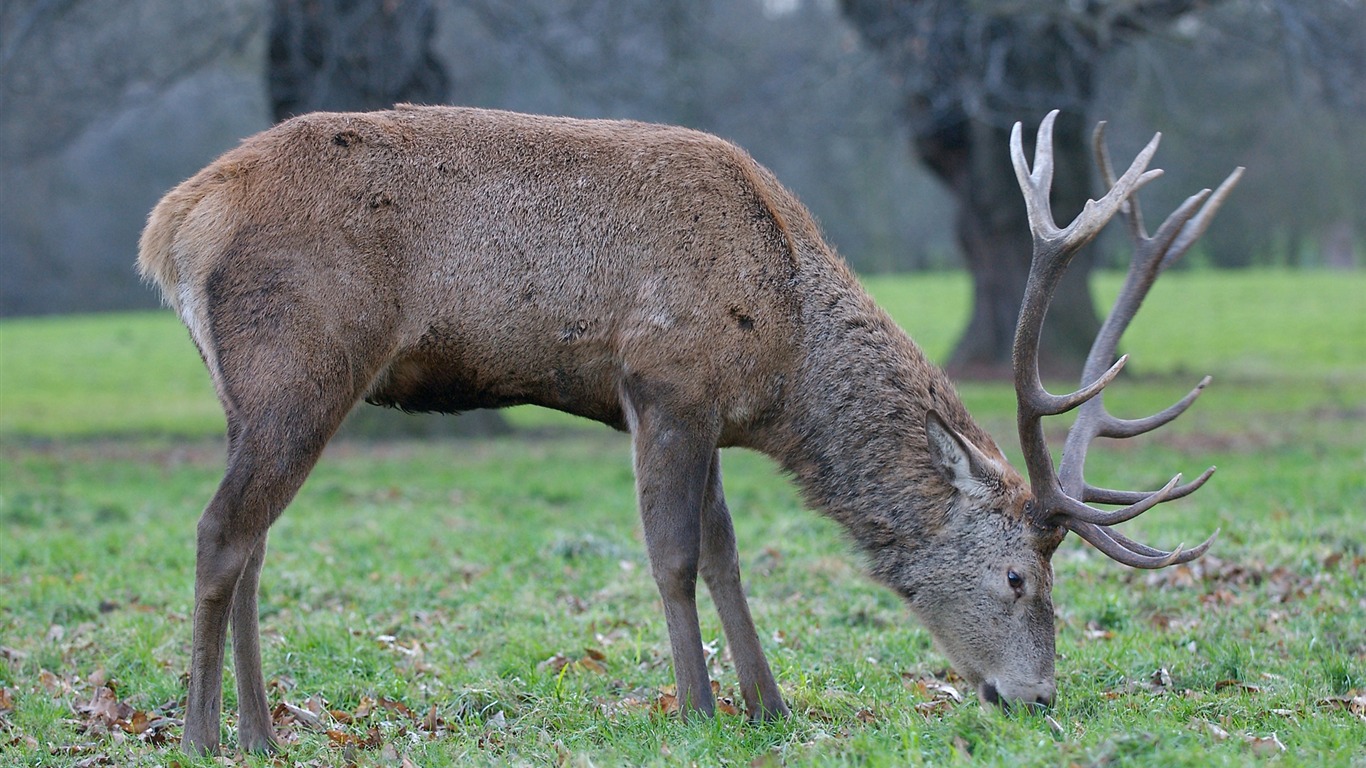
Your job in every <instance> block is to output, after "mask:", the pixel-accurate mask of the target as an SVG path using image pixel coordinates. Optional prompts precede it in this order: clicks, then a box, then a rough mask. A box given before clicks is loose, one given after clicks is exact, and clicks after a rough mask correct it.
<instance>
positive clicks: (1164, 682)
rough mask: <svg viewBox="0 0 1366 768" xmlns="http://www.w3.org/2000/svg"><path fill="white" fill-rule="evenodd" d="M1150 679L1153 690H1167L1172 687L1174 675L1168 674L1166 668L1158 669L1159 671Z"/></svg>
mask: <svg viewBox="0 0 1366 768" xmlns="http://www.w3.org/2000/svg"><path fill="white" fill-rule="evenodd" d="M1148 679H1149V681H1151V683H1152V687H1153V688H1158V689H1165V688H1170V687H1172V673H1170V672H1168V671H1167V668H1166V667H1158V668H1157V671H1155V672H1153V674H1152V676H1151V677H1149V678H1148Z"/></svg>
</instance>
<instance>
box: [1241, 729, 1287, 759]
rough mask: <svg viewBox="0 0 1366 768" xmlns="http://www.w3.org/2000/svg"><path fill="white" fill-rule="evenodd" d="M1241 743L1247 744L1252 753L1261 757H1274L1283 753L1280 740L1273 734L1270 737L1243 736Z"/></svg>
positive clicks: (1283, 746) (1282, 745)
mask: <svg viewBox="0 0 1366 768" xmlns="http://www.w3.org/2000/svg"><path fill="white" fill-rule="evenodd" d="M1243 741H1245V742H1247V743H1248V745H1250V746H1251V747H1252V751H1253V752H1256V753H1257V754H1259V755H1262V756H1266V755H1274V754H1276V753H1278V752H1284V751H1285V745H1284V744H1282V743H1281V740H1280V739H1278V738H1276V734H1274V733H1273V734H1271V735H1270V736H1248V735H1244V736H1243Z"/></svg>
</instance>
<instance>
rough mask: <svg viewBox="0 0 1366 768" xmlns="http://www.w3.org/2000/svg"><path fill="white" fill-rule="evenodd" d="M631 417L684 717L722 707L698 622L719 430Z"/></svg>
mask: <svg viewBox="0 0 1366 768" xmlns="http://www.w3.org/2000/svg"><path fill="white" fill-rule="evenodd" d="M624 400H625V401H626V412H627V414H628V420H629V421H630V424H631V432H632V436H633V446H634V452H635V471H636V492H637V496H638V497H639V502H640V516H641V521H642V522H643V524H644V529H645V545H646V548H647V550H648V551H649V555H650V570H651V572H652V573H653V575H654V578H655V584H656V585H657V586H658V587H659V594H660V597H661V598H662V599H663V602H664V619H665V622H666V623H667V624H668V628H669V646H670V650H671V652H672V654H673V663H674V679H675V681H676V682H677V684H678V702H679V707H680V711H681V712H682V713H683V716H684V717H687V716H688V714H689V713H694V712H695V713H700V714H703V715H711V714H712V713H713V712H714V711H715V708H716V704H715V700H714V699H713V697H712V692H711V679H710V677H709V676H708V674H707V663H706V657H705V655H704V654H703V650H702V630H701V628H700V627H699V626H698V621H697V568H698V561H699V558H700V548H701V527H702V526H701V524H702V502H703V495H704V493H705V490H706V487H707V472H708V471H709V469H710V464H711V455H712V452H713V451H715V447H716V434H715V432H714V430H711V429H709V428H705V427H699V426H698V425H696V424H693V423H691V422H690V421H689V420H688V419H686V418H679V417H677V416H674V415H673V414H670V413H667V412H666V411H665V409H663V408H660V407H657V406H656V405H655V404H652V403H639V405H637V403H636V402H633V400H634V398H631V397H630V396H629V395H628V396H627V397H625V398H624Z"/></svg>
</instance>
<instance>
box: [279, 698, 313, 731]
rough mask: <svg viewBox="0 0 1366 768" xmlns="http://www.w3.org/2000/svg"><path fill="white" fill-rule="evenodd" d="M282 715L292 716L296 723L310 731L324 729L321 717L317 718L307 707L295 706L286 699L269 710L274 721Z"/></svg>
mask: <svg viewBox="0 0 1366 768" xmlns="http://www.w3.org/2000/svg"><path fill="white" fill-rule="evenodd" d="M283 716H288V717H290V718H292V719H293V721H294V722H296V723H298V724H299V725H302V726H303V727H305V728H307V729H308V730H310V731H322V730H326V729H325V728H323V721H322V719H321V718H319V717H318V716H317V715H316V714H314V713H313V712H310V711H309V710H307V709H304V708H303V707H296V706H294V705H293V704H290V703H289V702H287V701H281V702H280V703H279V704H278V705H277V706H276V707H275V709H274V710H273V711H272V712H271V719H272V720H274V721H277V722H278V721H279V720H281V719H282V717H283Z"/></svg>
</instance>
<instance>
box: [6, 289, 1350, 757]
mask: <svg viewBox="0 0 1366 768" xmlns="http://www.w3.org/2000/svg"><path fill="white" fill-rule="evenodd" d="M1117 285H1118V283H1117V280H1116V279H1115V278H1114V277H1113V276H1108V275H1107V276H1101V277H1100V278H1099V279H1098V284H1097V289H1098V291H1099V292H1100V293H1101V294H1102V295H1106V296H1109V295H1113V293H1114V291H1115V290H1116V289H1117ZM870 287H871V288H872V289H873V291H874V293H875V294H877V296H878V297H879V299H880V300H881V301H883V303H884V305H886V306H888V307H889V309H891V310H892V312H893V314H894V315H895V316H896V317H897V319H898V320H899V321H900V322H901V323H903V324H904V325H905V326H906V327H907V328H908V329H909V330H910V331H911V332H912V335H913V336H915V337H916V338H917V339H918V340H920V342H921V343H922V345H923V346H924V347H925V348H926V350H927V351H928V352H929V353H930V354H931V356H933V357H936V358H938V359H942V357H943V356H944V355H945V354H946V353H947V351H948V348H949V345H950V344H951V343H952V341H953V338H954V335H955V333H957V330H958V328H959V327H961V324H962V322H963V320H964V319H965V317H966V301H967V284H966V281H965V280H964V279H963V278H962V277H961V276H959V275H920V276H915V277H907V278H879V279H875V280H870ZM1124 346H1125V348H1126V349H1127V350H1128V351H1129V352H1131V353H1132V354H1133V361H1132V367H1133V369H1134V370H1135V371H1136V373H1137V375H1133V376H1127V377H1125V378H1124V379H1122V380H1121V381H1120V382H1119V383H1117V384H1116V385H1115V387H1114V391H1113V393H1112V394H1111V395H1109V396H1108V397H1109V399H1108V402H1110V403H1111V404H1112V408H1113V409H1114V410H1115V411H1117V412H1119V413H1120V414H1121V415H1126V414H1127V415H1137V414H1138V412H1140V411H1147V410H1151V409H1155V408H1157V407H1161V406H1162V405H1165V403H1166V402H1167V401H1170V400H1172V399H1175V398H1176V397H1179V396H1180V395H1181V394H1182V393H1184V392H1185V390H1186V389H1187V388H1188V387H1189V386H1190V385H1191V384H1193V383H1194V382H1195V381H1196V380H1198V378H1199V376H1200V375H1201V374H1203V373H1206V372H1208V373H1212V374H1214V376H1215V382H1214V385H1213V387H1212V388H1211V389H1210V390H1209V391H1207V393H1206V394H1205V395H1204V397H1202V398H1201V401H1200V402H1199V403H1198V404H1197V405H1196V406H1195V408H1194V410H1193V411H1192V412H1191V413H1189V414H1187V415H1186V416H1185V417H1183V419H1182V420H1181V421H1178V422H1177V423H1176V424H1174V425H1171V426H1170V427H1168V428H1167V429H1166V430H1164V431H1163V432H1162V433H1160V434H1159V435H1154V436H1148V437H1145V438H1142V439H1139V440H1134V441H1127V443H1125V444H1116V443H1113V442H1110V441H1102V442H1101V443H1100V444H1098V445H1097V446H1096V448H1095V449H1094V450H1093V451H1092V461H1091V471H1090V472H1089V474H1090V475H1091V476H1092V477H1094V479H1096V480H1098V481H1101V482H1102V483H1103V484H1107V485H1120V486H1124V485H1129V486H1150V487H1155V486H1157V485H1160V484H1161V483H1162V482H1163V481H1165V479H1166V478H1167V477H1168V476H1169V475H1170V474H1171V473H1173V472H1176V471H1182V472H1185V473H1187V475H1188V476H1189V475H1190V474H1191V473H1193V472H1199V471H1200V470H1201V469H1203V468H1204V467H1205V466H1207V465H1209V464H1217V465H1218V466H1219V467H1220V470H1219V473H1218V474H1217V475H1216V476H1215V478H1214V480H1212V481H1211V483H1210V484H1209V485H1208V486H1207V487H1206V488H1205V489H1203V490H1201V491H1200V493H1198V494H1196V495H1195V496H1194V497H1192V498H1190V499H1187V500H1184V501H1181V502H1176V503H1174V504H1172V505H1167V506H1165V507H1163V508H1159V509H1158V510H1156V511H1153V512H1151V513H1149V514H1148V515H1146V516H1145V517H1144V518H1141V519H1139V520H1136V521H1134V522H1133V523H1131V524H1128V527H1129V528H1131V529H1133V530H1134V531H1136V533H1135V536H1136V537H1137V538H1140V539H1142V540H1149V541H1151V542H1152V543H1155V544H1160V545H1164V546H1171V545H1175V544H1176V543H1178V542H1182V541H1184V542H1194V541H1196V540H1198V539H1199V538H1200V537H1202V536H1203V535H1204V534H1205V533H1206V532H1208V531H1209V530H1212V529H1213V528H1216V527H1218V528H1221V529H1222V534H1221V535H1220V538H1219V540H1218V542H1217V543H1216V544H1215V547H1214V549H1213V551H1212V553H1211V554H1210V555H1209V556H1207V557H1206V558H1204V559H1203V560H1201V561H1198V562H1197V563H1196V564H1193V565H1192V566H1190V567H1186V566H1182V567H1179V568H1173V569H1167V570H1165V571H1161V572H1156V573H1152V572H1137V571H1132V570H1128V569H1125V568H1123V567H1121V566H1119V565H1117V564H1114V563H1112V562H1109V561H1108V560H1106V559H1105V558H1104V557H1102V556H1099V555H1098V554H1096V553H1095V552H1094V551H1092V550H1089V549H1087V548H1086V547H1085V546H1083V545H1081V544H1080V543H1078V542H1077V541H1076V539H1075V537H1069V539H1068V541H1067V542H1065V543H1064V545H1063V547H1062V549H1061V550H1060V551H1059V553H1058V555H1057V557H1056V558H1055V560H1054V565H1055V568H1056V571H1057V585H1056V587H1055V591H1054V599H1055V604H1056V607H1057V614H1058V653H1059V660H1058V686H1059V700H1058V704H1057V706H1056V707H1055V709H1054V710H1053V711H1052V713H1051V715H1050V716H1049V717H1047V718H1045V717H1043V716H1040V715H1034V714H1028V713H1024V714H1015V715H1003V714H1001V713H999V712H997V711H995V710H992V709H984V708H982V707H979V706H978V703H977V701H976V697H975V695H974V694H973V693H972V692H970V691H969V690H967V688H968V686H966V685H964V684H962V683H961V682H959V681H956V680H955V679H954V677H953V676H952V673H951V672H950V671H949V669H948V666H947V664H946V662H945V661H944V659H943V658H942V657H941V656H940V655H939V654H937V653H936V652H935V651H934V649H933V648H932V647H931V644H930V640H929V637H928V634H927V633H926V632H925V631H924V630H922V629H921V628H920V627H918V626H917V625H916V623H915V622H914V620H913V619H912V618H911V617H910V615H909V613H908V612H907V611H906V610H905V609H904V608H903V607H902V606H901V604H900V603H899V602H898V599H897V598H896V597H895V596H894V595H892V594H891V593H890V592H887V591H886V590H883V589H881V588H879V587H876V586H874V585H873V584H872V583H871V582H869V581H868V580H867V579H866V578H865V577H864V576H862V575H861V573H860V564H859V560H858V557H857V556H856V555H855V554H854V553H853V550H852V549H851V547H850V546H849V545H848V543H847V542H846V541H844V540H843V538H842V536H841V534H840V532H839V531H838V529H837V528H836V527H835V526H834V525H833V524H832V523H830V522H829V521H827V520H825V519H823V518H821V517H820V516H818V515H817V514H815V513H813V512H811V511H809V510H805V509H803V508H802V506H801V504H800V503H799V501H798V499H797V496H796V494H795V493H794V491H793V490H792V488H791V487H790V486H789V484H788V482H787V481H786V480H785V479H784V478H782V477H781V476H780V475H779V474H778V473H777V472H776V471H775V470H774V468H773V466H772V465H771V464H770V463H769V462H768V461H767V460H766V459H764V458H762V457H760V456H756V455H754V454H750V453H745V452H739V451H735V452H728V453H727V454H726V455H725V457H724V462H725V466H726V479H727V482H726V487H727V495H728V498H729V501H730V506H731V509H732V510H733V512H734V513H735V516H736V521H735V522H736V528H737V535H738V538H739V542H740V550H741V562H742V568H743V570H744V575H745V578H746V584H747V587H748V590H749V593H750V595H751V598H750V602H751V605H752V607H753V609H754V612H755V618H756V622H757V623H758V625H759V627H760V632H761V636H762V637H763V639H764V641H765V648H766V651H767V652H768V654H769V658H770V661H771V662H772V664H773V665H774V667H775V670H774V671H775V673H776V675H777V677H778V679H779V682H780V684H781V685H782V687H783V690H784V693H785V695H786V696H787V698H788V701H789V703H790V704H791V705H792V709H793V711H794V713H795V714H794V717H793V718H792V719H790V720H788V721H786V722H781V723H773V724H766V725H751V724H748V723H746V722H745V721H744V720H743V718H742V717H740V716H738V715H734V714H722V715H721V716H719V717H717V718H716V719H715V720H713V721H710V722H688V723H681V722H679V721H678V720H677V719H676V718H674V717H671V716H668V715H666V714H661V713H660V711H659V710H660V709H661V708H663V707H664V706H665V705H666V703H667V695H666V694H667V685H668V683H670V682H671V681H672V673H671V670H670V666H669V658H668V641H667V638H666V635H665V631H664V622H663V620H662V615H661V613H660V611H659V605H658V603H659V601H658V597H657V594H656V592H655V589H654V585H653V582H652V580H651V579H650V577H649V573H648V565H647V563H646V560H645V556H644V550H643V545H642V543H641V537H640V530H639V523H638V521H637V518H636V515H635V510H634V495H633V487H632V479H631V474H630V462H629V446H628V443H627V441H626V438H625V437H624V436H622V435H618V434H615V433H612V432H610V431H609V430H607V429H606V428H604V427H598V426H596V425H592V424H588V423H586V422H585V423H582V425H581V426H580V423H579V422H574V421H569V420H565V419H560V418H558V417H551V416H548V415H547V414H545V413H543V412H539V411H535V410H532V409H519V410H516V411H513V412H511V413H510V418H511V420H512V421H513V422H514V423H515V424H519V425H523V426H537V427H547V426H549V427H550V428H542V429H537V430H535V434H536V435H537V437H536V438H534V439H532V438H530V437H526V436H519V435H513V436H512V437H507V438H499V439H492V440H480V441H459V440H452V441H444V442H417V441H413V442H396V443H383V444H359V443H341V444H337V445H334V446H332V447H330V448H329V449H328V452H327V454H326V455H325V457H324V460H323V462H322V463H321V464H320V466H319V468H318V469H317V471H316V472H315V473H314V475H313V476H312V478H311V479H310V480H309V482H308V483H307V484H306V485H305V487H304V489H303V491H302V492H301V493H300V495H299V497H298V499H297V501H296V502H295V503H294V504H293V505H292V506H291V507H290V508H289V510H288V511H287V512H286V513H285V515H284V516H283V517H282V518H281V520H280V521H279V522H278V523H277V524H276V526H275V527H274V528H273V535H272V538H271V552H270V555H269V558H268V561H267V565H266V571H265V575H264V577H263V586H262V599H261V604H262V613H263V617H262V631H263V646H264V648H263V651H264V656H265V659H264V665H265V672H266V678H267V680H268V681H269V685H270V696H271V701H272V704H273V705H277V708H276V714H277V718H276V721H277V728H278V729H279V730H280V732H281V733H282V734H283V736H284V739H285V741H286V745H287V752H286V756H285V758H283V759H278V760H274V761H273V760H271V759H266V758H256V757H245V756H241V755H237V754H235V753H234V752H232V751H231V750H229V751H228V752H227V757H226V759H225V761H226V762H228V763H230V764H246V765H276V764H283V765H296V764H297V765H320V766H321V765H362V766H367V765H376V766H379V765H392V766H402V765H421V766H428V765H479V764H489V765H498V764H535V765H575V766H577V765H583V766H588V765H597V766H604V765H644V764H662V765H675V764H677V765H692V764H695V765H700V766H711V765H740V766H778V765H805V764H833V765H905V764H912V765H915V764H924V765H944V764H958V763H964V764H967V763H972V764H986V765H1012V766H1017V765H1048V766H1053V765H1083V766H1089V765H1160V766H1170V765H1190V766H1206V765H1244V764H1248V763H1253V762H1261V761H1265V762H1267V763H1268V764H1275V765H1305V766H1318V765H1343V766H1346V765H1357V766H1361V765H1366V274H1363V273H1290V272H1243V273H1218V272H1188V273H1177V274H1173V275H1170V276H1168V277H1166V278H1164V279H1163V281H1162V283H1160V284H1159V285H1158V287H1157V288H1156V289H1155V290H1154V293H1153V296H1152V297H1151V298H1150V300H1149V303H1148V306H1147V307H1146V308H1145V311H1144V314H1143V315H1141V316H1140V317H1139V319H1138V320H1136V321H1135V324H1134V327H1133V329H1132V331H1131V334H1130V337H1129V338H1128V339H1127V340H1126V342H1125V345H1124ZM963 394H964V397H965V399H966V400H967V401H968V404H969V406H970V408H971V409H972V410H973V411H974V413H976V414H977V415H978V417H979V419H980V420H981V421H982V422H983V423H984V424H985V425H986V426H987V427H988V428H989V429H990V430H991V431H992V432H993V433H994V434H996V435H997V439H998V441H999V442H1000V443H1001V444H1002V445H1003V446H1005V447H1006V449H1007V452H1008V453H1010V454H1012V456H1014V454H1016V453H1017V452H1018V451H1017V449H1016V448H1015V445H1016V443H1015V439H1014V437H1013V435H1012V432H1011V430H1012V427H1013V413H1012V407H1013V399H1012V395H1011V392H1010V390H1009V388H1008V387H1004V386H1001V385H994V384H971V385H966V386H964V387H963ZM221 430H222V417H221V415H220V413H219V411H218V406H217V404H216V402H215V401H214V398H213V395H212V391H211V388H210V387H209V384H208V381H207V376H206V375H205V373H204V371H203V368H202V365H201V364H200V362H199V360H198V358H197V356H196V355H195V353H194V350H193V348H192V347H191V345H190V343H189V341H188V338H187V337H186V334H185V332H184V330H183V329H182V328H181V327H180V326H179V325H178V324H177V322H176V320H175V319H174V317H173V316H172V314H171V313H170V312H167V311H162V312H156V313H145V314H130V315H111V316H101V317H84V318H61V319H40V320H11V321H4V322H0V765H5V766H8V765H45V766H46V765H54V766H76V765H82V766H84V765H119V766H123V765H147V766H153V765H167V764H173V763H174V764H178V765H181V766H200V765H203V766H208V765H220V764H222V762H223V761H216V760H213V759H193V758H188V757H186V756H184V755H181V754H180V753H179V752H178V751H177V749H176V748H175V744H176V742H177V741H178V739H179V735H180V728H179V724H178V718H180V717H181V716H182V708H183V705H184V695H185V679H184V671H185V669H186V666H187V663H188V657H189V641H190V625H189V621H188V617H189V614H190V611H191V596H192V574H193V556H194V555H193V551H194V547H193V541H194V527H195V520H196V518H197V516H198V512H199V510H200V509H201V508H202V507H203V505H204V503H205V502H206V501H207V499H208V497H209V496H210V495H211V493H212V492H213V489H214V487H215V485H216V483H217V481H218V479H219V476H220V473H221V471H222V459H223V456H222V452H223V451H222V441H221V437H220V433H221ZM527 431H529V430H524V432H527ZM1057 434H1059V435H1060V434H1061V425H1060V426H1059V427H1058V430H1057ZM702 620H703V633H704V637H706V638H707V639H708V640H709V641H712V642H713V645H712V646H709V647H714V648H715V655H714V657H713V658H712V660H711V666H712V676H713V678H714V679H715V680H716V682H717V684H718V686H719V691H720V694H721V695H722V696H735V695H737V694H736V690H735V688H736V680H735V674H734V669H733V667H732V665H731V662H730V659H729V656H728V654H727V652H726V648H725V643H724V640H723V639H722V638H721V632H720V628H719V622H718V621H717V620H716V617H715V614H714V612H713V611H712V610H711V607H710V602H709V601H708V600H707V599H706V598H703V600H702ZM955 689H956V690H955ZM957 691H961V692H962V694H961V698H962V700H961V701H960V700H959V698H960V697H959V696H957V695H956V694H957ZM226 698H227V702H226V704H227V707H228V709H229V711H230V714H229V716H228V717H227V718H226V723H227V731H226V737H227V743H228V744H229V745H231V744H232V741H233V738H234V736H235V734H234V733H233V727H234V725H235V722H234V718H235V714H232V713H231V709H232V707H233V706H234V693H233V688H232V684H231V676H229V682H228V685H227V689H226Z"/></svg>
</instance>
